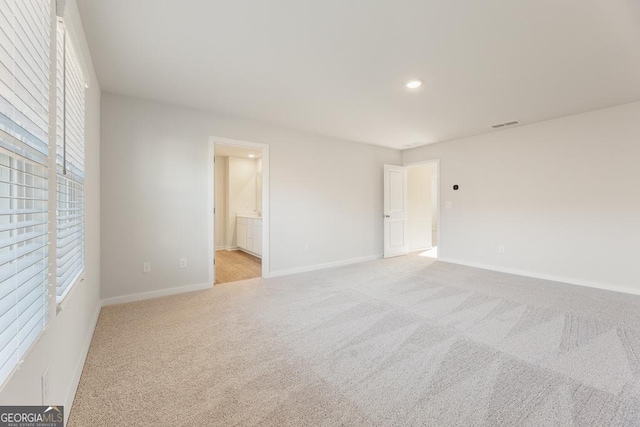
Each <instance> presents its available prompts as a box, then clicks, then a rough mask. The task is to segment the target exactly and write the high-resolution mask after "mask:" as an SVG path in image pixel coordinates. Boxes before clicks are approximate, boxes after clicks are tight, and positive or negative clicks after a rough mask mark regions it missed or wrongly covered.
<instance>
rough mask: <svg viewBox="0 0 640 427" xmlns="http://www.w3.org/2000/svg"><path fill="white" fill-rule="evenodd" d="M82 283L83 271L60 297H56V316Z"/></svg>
mask: <svg viewBox="0 0 640 427" xmlns="http://www.w3.org/2000/svg"><path fill="white" fill-rule="evenodd" d="M82 282H84V269H83V270H82V271H81V272H80V273H79V274H78V277H77V278H76V281H75V282H73V284H72V285H71V286H69V287H68V288H67V290H66V291H65V292H64V293H63V294H62V295H60V296H59V297H56V314H57V313H60V312H61V311H62V310H64V308H65V307H66V306H67V301H69V300H70V299H71V298H70V295H71V294H72V293H73V292H74V291H75V289H76V288H78V287H79V285H80V284H81V283H82Z"/></svg>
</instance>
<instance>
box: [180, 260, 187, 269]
mask: <svg viewBox="0 0 640 427" xmlns="http://www.w3.org/2000/svg"><path fill="white" fill-rule="evenodd" d="M180 268H187V259H186V258H180Z"/></svg>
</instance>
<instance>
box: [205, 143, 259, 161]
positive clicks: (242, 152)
mask: <svg viewBox="0 0 640 427" xmlns="http://www.w3.org/2000/svg"><path fill="white" fill-rule="evenodd" d="M250 154H253V158H256V159H259V158H261V157H262V150H255V149H251V148H242V147H237V146H234V145H224V144H216V156H221V157H229V156H231V157H247V158H248V157H249V155H250Z"/></svg>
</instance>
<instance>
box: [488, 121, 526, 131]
mask: <svg viewBox="0 0 640 427" xmlns="http://www.w3.org/2000/svg"><path fill="white" fill-rule="evenodd" d="M518 123H520V121H519V120H511V121H510V122H504V123H496V124H495V125H491V127H492V128H493V129H500V128H503V127H506V126H513V125H517V124H518Z"/></svg>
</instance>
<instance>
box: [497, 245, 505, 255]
mask: <svg viewBox="0 0 640 427" xmlns="http://www.w3.org/2000/svg"><path fill="white" fill-rule="evenodd" d="M498 253H501V254H503V253H504V245H498Z"/></svg>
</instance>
